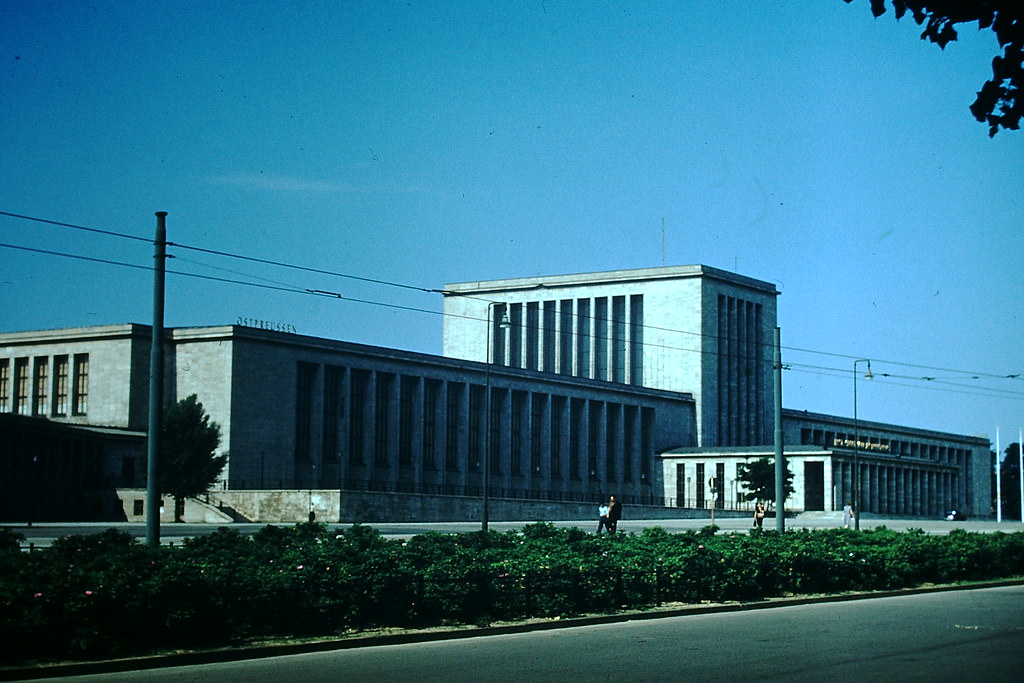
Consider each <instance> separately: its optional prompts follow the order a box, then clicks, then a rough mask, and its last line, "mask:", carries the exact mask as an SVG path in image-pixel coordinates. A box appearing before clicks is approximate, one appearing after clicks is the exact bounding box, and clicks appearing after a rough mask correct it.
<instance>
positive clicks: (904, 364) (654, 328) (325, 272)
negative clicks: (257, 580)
mask: <svg viewBox="0 0 1024 683" xmlns="http://www.w3.org/2000/svg"><path fill="white" fill-rule="evenodd" d="M0 215H2V216H8V217H12V218H18V219H21V220H27V221H33V222H38V223H43V224H47V225H54V226H57V227H65V228H70V229H76V230H84V231H87V232H91V233H97V234H103V235H107V236H112V237H119V238H124V239H131V240H136V241H144V242H151V240H148V239H146V238H143V237H138V236H135V235H129V234H125V233H119V232H114V231H110V230H102V229H99V228H92V227H88V226H82V225H76V224H73V223H66V222H61V221H54V220H49V219H44V218H37V217H33V216H25V215H22V214H16V213H11V212H7V211H0ZM167 245H168V246H174V247H177V248H179V249H185V250H190V251H196V252H201V253H206V254H210V255H214V256H220V257H224V258H233V259H238V260H242V261H247V262H252V263H259V264H263V265H270V266H276V267H281V268H289V269H294V270H300V271H304V272H311V273H317V274H321V275H329V276H332V277H339V278H344V279H351V280H356V281H361V282H367V283H371V284H378V285H384V286H389V287H396V288H400V289H406V290H413V291H419V292H424V293H430V294H443V295H446V296H451V295H453V293H451V292H448V291H446V290H443V289H437V288H428V287H421V286H416V285H409V284H405V283H400V282H394V281H389V280H384V279H379V278H371V277H365V276H360V275H352V274H350V273H341V272H337V271H332V270H326V269H322V268H315V267H310V266H302V265H297V264H291V263H285V262H282V261H275V260H272V259H263V258H258V257H252V256H245V255H241V254H233V253H230V252H226V251H221V250H215V249H208V248H204V247H198V246H194V245H187V244H179V243H175V242H167ZM0 246H4V247H8V248H12V249H22V250H25V251H34V252H36V253H42V254H50V255H58V256H65V257H75V256H73V255H70V254H63V253H59V252H53V251H48V250H44V249H33V248H28V247H18V246H16V245H9V244H4V245H0ZM170 257H171V258H173V256H170ZM77 258H80V259H82V260H87V261H94V262H97V263H105V264H110V265H121V266H126V267H135V268H145V269H147V270H148V269H151V268H148V267H145V266H139V265H133V264H125V263H120V262H115V261H110V260H107V259H99V258H93V257H86V256H81V255H78V256H77ZM205 267H211V268H215V266H208V265H207V266H205ZM225 270H227V269H225ZM168 272H170V273H174V274H177V275H184V276H189V277H196V278H202V279H208V280H212V281H220V282H227V283H232V284H250V285H251V286H261V285H258V284H256V283H245V282H239V281H235V280H230V279H226V278H217V277H213V276H203V275H197V274H190V273H185V272H180V271H168ZM228 272H234V273H235V274H237V275H243V276H244V277H249V278H254V279H262V280H264V281H265V282H274V281H273V280H269V279H266V278H260V277H258V276H254V275H249V274H243V273H238V272H237V271H228ZM277 284H278V285H280V283H277ZM265 288H267V289H278V290H281V291H289V292H298V293H303V292H304V293H310V294H316V295H319V296H331V297H333V298H339V299H345V300H347V301H353V302H357V303H367V304H373V305H381V306H387V307H390V308H397V309H403V310H409V311H417V312H429V313H435V314H436V313H437V312H436V311H431V310H429V309H420V308H416V307H412V306H402V305H395V304H385V303H383V302H375V301H372V300H366V299H355V298H351V297H343V296H342V295H340V294H338V293H335V292H329V291H327V290H322V289H314V288H306V287H300V286H297V285H283V286H277V287H273V286H265ZM455 295H457V296H460V297H463V298H469V299H475V300H480V301H486V302H488V303H507V302H502V301H492V300H490V299H487V298H485V297H480V296H473V295H468V294H467V295H463V294H455ZM449 315H452V314H449ZM569 315H570V316H571V317H572V318H574V319H575V320H578V321H579V320H585V321H586V322H587V323H588V328H589V327H590V325H589V323H592V322H593V321H595V320H601V319H600V318H597V317H596V316H587V315H581V314H579V313H577V312H576V311H571V312H570V313H569ZM458 317H462V318H466V319H474V320H481V321H483V319H480V318H476V317H474V316H458ZM595 327H596V326H595ZM640 327H641V328H642V329H644V330H651V331H658V332H668V333H672V334H680V335H689V336H694V337H699V338H702V339H707V340H710V341H718V340H720V339H722V338H726V339H728V337H727V336H724V335H714V334H710V333H705V332H693V331H688V330H678V329H673V328H666V327H660V326H657V325H649V324H641V325H640ZM590 336H593V337H595V338H596V339H602V340H603V339H608V338H609V337H608V335H607V334H604V333H602V332H601V331H600V330H595V333H594V334H593V335H590ZM641 344H643V345H644V346H647V347H649V348H650V347H654V348H662V349H668V350H675V351H684V352H693V353H700V352H701V351H699V350H698V349H684V348H681V347H675V346H669V345H666V344H654V343H651V342H646V341H644V342H641ZM761 346H762V348H767V347H769V346H770V344H768V343H767V342H765V343H763V344H762V345H761ZM782 348H783V350H785V351H789V352H797V353H808V354H814V355H821V356H827V357H832V358H843V359H848V360H853V359H855V358H858V357H859V356H853V355H849V354H842V353H835V352H829V351H817V350H813V349H804V348H800V347H791V346H783V347H782ZM703 353H709V354H715V355H722V354H718V353H717V352H716V351H703ZM724 355H725V356H726V357H730V356H731V355H732V354H724ZM872 360H875V362H876V363H885V364H888V365H897V366H901V367H911V368H917V369H922V370H930V371H935V372H943V373H954V374H956V375H958V376H964V375H967V376H970V377H971V378H972V379H980V378H981V377H987V378H990V379H1021V377H1022V375H1021V373H1013V374H998V373H990V372H981V371H969V370H957V369H953V368H943V367H937V366H930V365H922V364H916V363H908V362H903V361H893V360H887V359H882V358H873V359H872ZM903 378H904V379H915V380H916V379H921V380H924V381H934V380H936V378H935V377H922V378H911V377H909V376H906V377H903Z"/></svg>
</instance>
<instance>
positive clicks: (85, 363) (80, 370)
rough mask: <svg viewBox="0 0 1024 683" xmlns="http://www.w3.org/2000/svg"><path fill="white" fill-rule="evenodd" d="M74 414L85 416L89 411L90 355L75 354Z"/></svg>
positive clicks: (72, 399) (72, 398)
mask: <svg viewBox="0 0 1024 683" xmlns="http://www.w3.org/2000/svg"><path fill="white" fill-rule="evenodd" d="M71 401H72V404H73V407H72V412H73V414H75V415H85V414H86V413H87V412H88V410H89V354H87V353H76V354H75V385H74V394H73V395H72V397H71Z"/></svg>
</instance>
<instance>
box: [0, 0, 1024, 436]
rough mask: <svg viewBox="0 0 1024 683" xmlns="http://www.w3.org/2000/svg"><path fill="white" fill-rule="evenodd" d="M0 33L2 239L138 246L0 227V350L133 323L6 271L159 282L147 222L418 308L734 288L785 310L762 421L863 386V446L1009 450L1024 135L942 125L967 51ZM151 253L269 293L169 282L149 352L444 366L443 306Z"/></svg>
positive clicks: (57, 22)
mask: <svg viewBox="0 0 1024 683" xmlns="http://www.w3.org/2000/svg"><path fill="white" fill-rule="evenodd" d="M0 12H2V16H3V21H0V101H2V102H3V106H2V107H0V150H2V151H0V211H3V212H7V213H14V214H20V215H26V216H33V217H39V218H45V219H49V220H53V221H58V222H65V223H70V224H74V225H80V226H87V227H93V228H98V229H102V230H108V231H112V232H116V233H122V234H128V235H134V236H137V237H139V238H141V239H139V240H129V239H125V238H119V237H111V236H106V235H102V234H98V233H93V232H86V231H81V230H73V229H69V228H62V227H57V226H52V225H47V224H42V223H37V222H32V221H25V220H21V219H16V218H12V217H9V216H0V243H3V244H4V245H9V246H4V247H2V248H0V330H2V331H11V330H26V329H43V328H59V327H71V326H78V325H95V324H110V323H119V322H142V323H149V322H151V319H152V301H151V286H152V275H151V273H149V272H147V271H146V270H143V269H138V268H135V269H133V268H126V267H118V266H113V265H106V264H101V263H96V262H90V261H83V260H74V259H69V258H64V257H60V256H55V255H50V254H42V253H38V252H31V251H26V248H27V249H39V250H48V251H57V252H61V253H71V254H76V255H79V256H87V257H90V258H100V259H108V260H112V261H118V262H124V263H130V264H134V265H138V266H143V267H146V266H150V265H151V264H152V245H151V244H148V243H147V242H146V240H151V239H152V236H153V228H154V225H155V218H154V216H153V214H154V212H155V211H158V210H162V211H167V212H168V219H167V225H168V239H169V240H170V241H172V242H175V243H177V244H179V245H186V246H190V247H199V248H201V249H209V250H213V251H219V252H226V253H230V254H238V255H245V256H249V257H253V258H256V259H263V260H268V261H276V262H285V263H289V264H295V265H301V266H304V267H306V268H311V269H317V270H326V271H331V272H335V273H341V274H344V275H352V276H356V277H359V278H369V279H372V280H379V281H384V282H389V283H398V284H402V285H410V286H412V287H414V288H423V289H427V290H429V289H435V288H440V287H442V286H443V285H444V284H445V283H448V282H461V281H468V280H478V279H491V278H502V277H529V276H531V275H554V274H560V273H575V272H590V271H602V270H613V269H620V268H638V267H650V266H659V265H662V264H665V265H683V264H691V263H703V264H707V265H711V266H715V267H718V268H723V269H726V270H736V271H738V272H740V273H743V274H745V275H750V276H752V277H756V278H760V279H763V280H766V281H771V282H774V283H776V285H777V286H778V287H779V289H780V290H781V291H782V295H781V296H780V298H779V323H780V327H781V328H782V340H783V346H784V359H783V360H784V361H785V362H787V363H790V364H791V365H792V369H791V370H789V371H788V372H786V373H785V379H784V394H785V398H784V402H785V404H786V406H787V407H790V408H798V409H808V410H813V411H819V412H826V413H833V414H838V415H849V414H851V412H852V380H851V373H852V362H853V359H855V358H871V359H872V370H873V372H874V374H875V377H876V379H875V380H874V381H873V382H871V383H870V384H864V383H862V384H859V385H858V392H859V413H860V415H861V417H862V418H864V419H872V420H879V421H885V422H894V423H897V424H908V425H912V426H918V427H924V428H930V429H938V430H943V431H953V432H957V433H966V434H986V435H989V436H990V437H992V438H994V432H995V427H996V426H997V425H999V426H1001V427H1002V434H1003V444H1004V446H1005V444H1006V443H1008V442H1009V441H1010V440H1016V432H1017V427H1018V425H1021V424H1024V352H1022V350H1021V340H1022V339H1024V320H1022V316H1021V303H1020V301H1021V297H1020V294H1021V292H1022V291H1024V230H1022V229H1021V227H1022V226H1021V219H1022V217H1024V210H1022V201H1021V200H1022V199H1024V196H1022V195H1024V184H1022V182H1021V178H1022V173H1021V171H1022V170H1024V154H1022V152H1024V133H1015V132H1003V133H1000V134H998V135H997V136H996V137H995V138H994V139H989V137H988V135H987V127H986V126H984V125H982V124H979V123H977V122H975V121H974V119H973V118H972V117H971V115H970V113H969V111H968V109H967V107H968V105H969V104H970V103H971V102H972V101H973V98H974V93H975V91H976V90H977V89H978V88H980V86H981V84H982V83H983V82H984V80H986V78H987V77H988V76H989V74H990V66H989V65H990V62H991V59H992V57H993V56H994V55H995V54H996V53H997V49H998V48H997V45H996V41H995V38H994V36H993V35H992V33H991V32H989V31H983V32H979V31H977V30H976V29H975V28H974V27H970V26H968V27H964V28H963V30H962V31H961V37H960V40H959V41H958V42H956V43H952V44H950V45H949V46H948V47H947V48H946V50H945V51H942V50H940V49H939V48H938V47H937V46H935V45H933V44H931V43H925V42H923V41H921V40H919V38H918V35H919V33H920V29H919V28H918V27H917V26H916V25H914V24H913V22H912V21H910V20H909V19H905V20H904V21H902V22H896V20H895V19H894V17H893V15H892V13H891V12H890V13H888V14H886V15H884V16H883V17H881V18H880V19H877V20H876V19H874V18H873V17H872V16H871V12H870V9H869V5H868V2H867V0H856V1H855V2H854V3H852V4H849V5H848V4H846V3H844V2H842V0H832V1H829V0H784V1H780V2H771V3H766V2H764V3H762V2H748V1H739V0H737V1H730V0H719V1H716V2H714V3H698V2H587V3H583V2H568V1H566V0H537V1H533V0H524V1H521V2H516V1H511V2H424V1H420V0H408V1H405V2H351V3H350V2H322V3H313V2H300V1H290V2H287V3H282V2H260V1H248V2H226V1H225V2H214V3H200V2H173V1H164V2H145V1H142V2H133V3H121V2H117V3H112V2H102V1H100V2H58V3H37V2H12V1H11V0H7V1H6V2H3V4H2V6H0ZM662 226H664V229H663V228H662ZM12 247H18V248H12ZM170 253H171V254H172V255H173V256H174V257H175V258H173V259H171V260H170V262H169V264H168V267H169V269H171V270H173V271H180V272H189V273H195V274H199V275H204V276H208V277H216V278H222V279H224V280H245V281H249V282H257V283H260V284H263V285H265V287H262V288H256V287H251V286H244V285H239V284H234V283H231V282H222V281H215V280H203V279H197V278H191V277H186V276H182V275H176V274H171V275H169V276H168V280H167V296H168V299H167V312H166V324H167V325H169V326H188V325H216V324H227V323H233V322H235V321H236V320H237V319H238V318H240V317H246V318H257V319H261V320H267V321H273V322H279V323H284V324H288V325H293V326H294V327H295V328H296V329H297V330H298V331H299V332H300V333H303V334H310V335H316V336H326V337H332V338H338V339H344V340H350V341H357V342H362V343H370V344H377V345H381V346H391V347H398V348H404V349H412V350H416V351H423V352H427V353H439V352H440V350H441V323H442V320H441V315H440V312H441V307H442V302H441V299H440V296H439V295H438V294H436V293H430V292H425V291H420V290H418V289H409V288H405V287H394V286H389V285H383V284H378V283H374V282H366V281H363V280H358V279H352V278H339V277H333V276H327V275H323V274H320V273H316V272H312V271H309V270H295V269H285V268H277V267H273V266H270V265H267V264H262V263H257V262H253V261H242V260H238V259H227V258H223V257H219V256H216V255H213V254H209V253H205V252H201V251H197V250H194V249H183V248H179V247H172V248H171V250H170ZM271 287H283V288H284V289H286V290H287V289H298V290H305V289H320V290H325V291H330V292H338V293H340V294H342V295H343V296H344V297H345V298H343V299H338V298H331V297H323V296H312V295H308V294H299V293H294V292H290V291H282V290H281V289H272V288H271ZM364 302H376V303H364ZM380 304H384V305H380ZM409 309H412V310H409ZM1017 373H1022V377H1018V378H1015V379H1011V378H1007V377H1006V375H1012V374H1017ZM886 375H889V376H888V377H887V376H886ZM925 377H930V378H933V379H923V378H925Z"/></svg>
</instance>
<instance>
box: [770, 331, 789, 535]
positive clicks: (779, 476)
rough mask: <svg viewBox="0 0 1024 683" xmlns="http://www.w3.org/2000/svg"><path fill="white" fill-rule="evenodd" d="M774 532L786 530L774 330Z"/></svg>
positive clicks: (778, 348) (778, 349)
mask: <svg viewBox="0 0 1024 683" xmlns="http://www.w3.org/2000/svg"><path fill="white" fill-rule="evenodd" d="M772 368H773V369H774V372H775V530H776V531H778V532H779V533H780V534H781V533H783V532H784V531H785V530H786V456H785V454H784V453H783V447H782V333H781V332H780V331H779V328H778V327H776V328H775V350H774V358H773V362H772Z"/></svg>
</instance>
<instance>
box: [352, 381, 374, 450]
mask: <svg viewBox="0 0 1024 683" xmlns="http://www.w3.org/2000/svg"><path fill="white" fill-rule="evenodd" d="M369 384H370V372H369V371H368V370H353V371H352V376H351V383H350V386H349V389H350V390H351V396H352V398H351V400H350V401H349V406H351V409H350V411H349V426H348V457H349V462H350V463H352V464H355V465H362V464H363V450H364V449H365V443H366V402H367V400H368V396H367V394H368V393H369V391H368V390H369Z"/></svg>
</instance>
